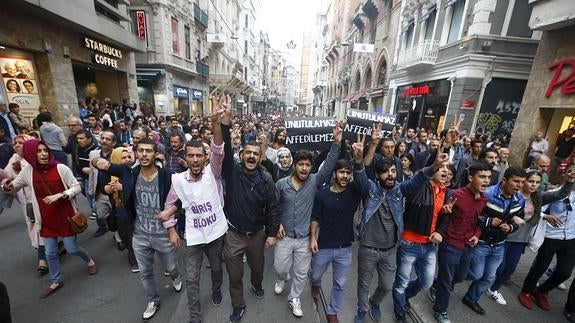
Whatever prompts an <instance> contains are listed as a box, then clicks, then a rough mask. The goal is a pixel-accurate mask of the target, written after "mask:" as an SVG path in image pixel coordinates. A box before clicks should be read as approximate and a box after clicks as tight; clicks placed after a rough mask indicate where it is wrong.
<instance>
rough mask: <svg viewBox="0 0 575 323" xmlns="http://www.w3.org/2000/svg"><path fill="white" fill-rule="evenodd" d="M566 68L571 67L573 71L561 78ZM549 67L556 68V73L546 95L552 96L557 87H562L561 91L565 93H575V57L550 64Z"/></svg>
mask: <svg viewBox="0 0 575 323" xmlns="http://www.w3.org/2000/svg"><path fill="white" fill-rule="evenodd" d="M565 68H569V69H571V73H569V74H567V76H566V77H564V78H562V79H560V78H561V74H563V69H565ZM549 69H550V70H555V74H554V75H553V78H552V79H551V82H549V87H547V91H546V92H545V96H546V97H550V96H551V95H552V94H553V91H554V90H555V88H557V87H561V92H563V94H572V93H575V59H566V60H562V61H558V62H555V63H553V64H551V65H550V66H549Z"/></svg>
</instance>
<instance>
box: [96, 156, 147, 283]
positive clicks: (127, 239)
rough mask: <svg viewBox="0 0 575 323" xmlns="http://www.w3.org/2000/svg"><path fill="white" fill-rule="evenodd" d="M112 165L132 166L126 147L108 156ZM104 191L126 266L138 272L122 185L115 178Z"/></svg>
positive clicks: (131, 225)
mask: <svg viewBox="0 0 575 323" xmlns="http://www.w3.org/2000/svg"><path fill="white" fill-rule="evenodd" d="M110 161H111V162H112V164H116V165H121V164H132V154H131V153H130V150H128V148H126V147H118V148H116V149H114V150H113V151H112V155H111V156H110ZM104 191H106V193H108V194H109V195H110V197H111V199H112V208H113V211H112V213H113V215H114V216H115V217H116V225H117V227H118V231H117V233H118V234H119V235H120V239H122V242H123V245H124V246H125V247H126V248H127V249H128V264H129V265H130V268H131V270H132V272H133V273H137V272H140V269H139V267H138V262H137V261H136V256H135V255H134V249H133V248H132V236H133V234H134V231H133V225H134V224H133V223H132V221H131V220H130V217H129V216H128V213H127V212H126V209H125V207H124V199H123V195H122V183H121V182H120V179H119V178H118V177H116V176H112V177H111V178H110V182H109V183H108V184H106V186H104Z"/></svg>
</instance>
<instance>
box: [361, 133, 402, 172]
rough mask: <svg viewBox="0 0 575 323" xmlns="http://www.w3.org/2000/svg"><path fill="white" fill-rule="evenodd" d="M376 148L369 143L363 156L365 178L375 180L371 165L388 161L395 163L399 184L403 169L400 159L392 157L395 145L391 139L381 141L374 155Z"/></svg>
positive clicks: (373, 144)
mask: <svg viewBox="0 0 575 323" xmlns="http://www.w3.org/2000/svg"><path fill="white" fill-rule="evenodd" d="M412 130H413V129H412ZM378 146H379V145H377V144H375V143H370V145H369V148H368V150H367V154H365V157H364V158H363V163H364V165H365V169H366V172H367V176H368V177H369V178H370V179H372V180H373V179H375V172H374V171H373V164H375V163H377V161H378V160H380V159H388V160H390V161H391V162H392V163H395V167H396V170H397V177H396V180H397V181H398V182H400V183H401V182H402V181H403V167H402V166H401V159H399V158H398V157H396V156H394V155H393V151H394V150H395V143H394V142H393V139H391V138H383V139H381V148H380V150H379V152H378V153H376V149H377V147H378Z"/></svg>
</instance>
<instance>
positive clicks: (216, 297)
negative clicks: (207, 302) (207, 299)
mask: <svg viewBox="0 0 575 323" xmlns="http://www.w3.org/2000/svg"><path fill="white" fill-rule="evenodd" d="M212 304H214V306H220V305H222V292H220V291H216V292H213V293H212Z"/></svg>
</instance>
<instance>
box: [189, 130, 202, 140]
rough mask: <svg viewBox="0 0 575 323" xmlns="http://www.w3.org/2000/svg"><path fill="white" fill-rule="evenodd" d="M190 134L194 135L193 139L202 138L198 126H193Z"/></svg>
mask: <svg viewBox="0 0 575 323" xmlns="http://www.w3.org/2000/svg"><path fill="white" fill-rule="evenodd" d="M190 134H191V135H192V139H191V140H200V132H199V131H198V128H197V127H192V130H190Z"/></svg>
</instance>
